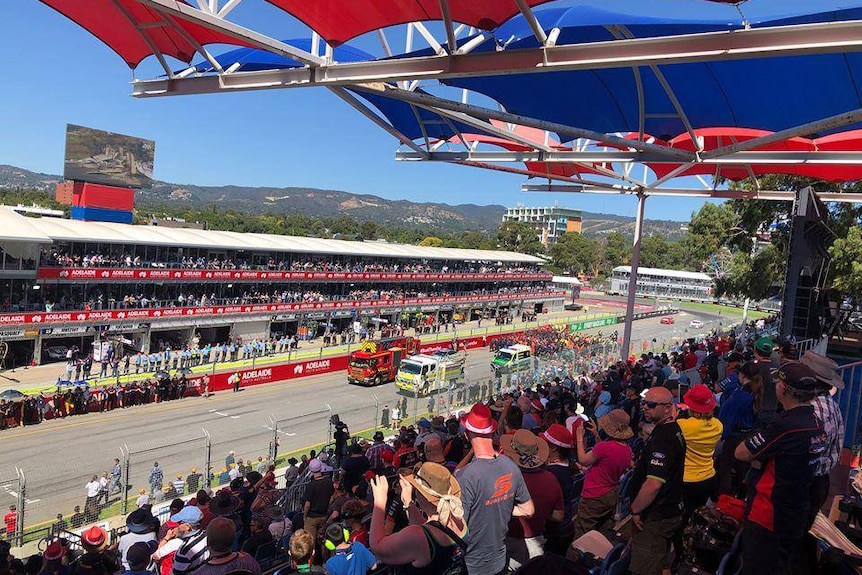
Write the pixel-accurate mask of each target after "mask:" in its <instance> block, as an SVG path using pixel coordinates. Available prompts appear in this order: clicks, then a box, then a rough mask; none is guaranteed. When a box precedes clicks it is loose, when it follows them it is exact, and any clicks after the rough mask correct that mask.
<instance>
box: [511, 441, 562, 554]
mask: <svg viewBox="0 0 862 575" xmlns="http://www.w3.org/2000/svg"><path fill="white" fill-rule="evenodd" d="M500 449H501V450H502V451H503V453H504V454H505V455H506V457H508V458H509V459H511V460H512V461H514V462H515V465H517V466H518V467H520V468H521V473H522V475H523V477H524V482H525V483H526V484H527V491H528V492H529V494H530V499H531V500H532V501H533V507H534V508H535V513H533V516H532V517H513V518H512V519H510V520H509V530H508V532H507V534H506V550H507V551H508V552H509V569H517V568H518V567H520V566H521V565H523V564H524V563H526V562H527V561H529V560H530V559H532V558H533V557H538V556H539V555H543V554H544V552H545V536H544V533H545V528H546V527H547V526H548V524H549V523H559V522H560V521H562V520H563V517H564V514H565V511H564V509H563V491H562V489H561V488H560V484H559V483H558V482H557V478H556V477H555V476H554V475H553V474H552V473H551V472H550V471H547V470H545V469H543V468H542V466H543V465H544V464H545V463H547V461H548V455H549V453H550V449H549V447H548V442H547V441H545V440H544V439H542V438H541V437H536V436H535V435H533V433H531V432H529V431H527V430H526V429H519V430H517V431H516V432H515V433H513V434H512V435H504V436H503V437H501V438H500Z"/></svg>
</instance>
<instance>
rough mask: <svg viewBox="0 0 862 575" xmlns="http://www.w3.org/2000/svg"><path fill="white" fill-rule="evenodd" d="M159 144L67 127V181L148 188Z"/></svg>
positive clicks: (64, 168)
mask: <svg viewBox="0 0 862 575" xmlns="http://www.w3.org/2000/svg"><path fill="white" fill-rule="evenodd" d="M155 155H156V143H155V142H153V141H151V140H144V139H142V138H135V137H133V136H125V135H123V134H114V133H112V132H105V131H103V130H96V129H94V128H87V127H85V126H76V125H74V124H67V125H66V159H65V163H64V167H63V176H64V177H65V178H66V179H67V180H76V181H79V182H90V183H93V184H104V185H107V186H123V187H128V188H146V187H149V185H150V182H151V181H152V179H153V161H154V160H155Z"/></svg>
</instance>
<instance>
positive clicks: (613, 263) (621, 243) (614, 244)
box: [604, 231, 632, 273]
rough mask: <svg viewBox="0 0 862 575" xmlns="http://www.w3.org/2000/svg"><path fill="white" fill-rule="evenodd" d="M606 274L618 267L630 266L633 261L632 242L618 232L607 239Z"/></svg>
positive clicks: (612, 233) (610, 234) (614, 232)
mask: <svg viewBox="0 0 862 575" xmlns="http://www.w3.org/2000/svg"><path fill="white" fill-rule="evenodd" d="M604 255H605V257H604V260H605V266H606V269H605V270H604V271H605V272H606V273H608V272H610V271H611V270H612V269H613V268H615V267H617V266H624V265H628V264H629V262H631V259H632V240H631V238H627V237H626V236H624V235H623V234H621V233H620V232H618V231H612V232H611V233H609V234H608V235H607V238H606V239H605V254H604Z"/></svg>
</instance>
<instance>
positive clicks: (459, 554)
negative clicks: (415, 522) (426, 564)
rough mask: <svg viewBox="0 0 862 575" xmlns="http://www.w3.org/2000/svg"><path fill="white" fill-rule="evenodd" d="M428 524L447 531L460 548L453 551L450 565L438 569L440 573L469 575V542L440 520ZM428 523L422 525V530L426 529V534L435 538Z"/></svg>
mask: <svg viewBox="0 0 862 575" xmlns="http://www.w3.org/2000/svg"><path fill="white" fill-rule="evenodd" d="M426 525H432V526H434V527H436V528H437V529H439V530H440V531H442V532H443V533H445V534H446V535H447V536H448V537H449V539H451V540H452V541H453V542H454V543H455V544H456V545H457V546H458V549H457V550H456V551H454V552H453V553H452V556H451V558H450V561H449V565H448V566H446V567H445V568H444V569H443V570H442V571H438V573H439V574H440V575H467V544H466V543H465V542H464V540H463V539H461V538H460V537H458V535H456V534H455V532H454V531H452V530H451V529H449V528H448V527H445V526H444V525H443V524H442V523H440V522H439V521H429V522H428V523H426ZM426 525H423V526H422V530H423V531H425V535H426V536H427V537H430V538H431V539H434V537H433V536H432V535H431V533H430V532H429V531H428V528H427V527H426Z"/></svg>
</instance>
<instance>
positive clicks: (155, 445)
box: [108, 429, 212, 513]
mask: <svg viewBox="0 0 862 575" xmlns="http://www.w3.org/2000/svg"><path fill="white" fill-rule="evenodd" d="M120 453H121V455H122V459H121V460H120V461H119V462H118V463H119V465H120V467H119V469H118V470H117V471H118V472H119V474H120V477H119V478H117V477H116V473H117V472H115V471H114V470H113V469H112V472H111V476H112V479H113V480H114V481H113V482H111V483H110V484H109V485H110V487H109V490H108V491H109V496H110V497H112V498H113V497H114V493H116V494H117V500H118V501H119V502H120V512H122V513H127V512H128V511H129V508H130V506H131V508H132V509H134V506H135V504H137V503H143V502H144V501H146V502H149V503H151V504H153V505H156V504H158V503H161V502H163V501H171V500H173V499H175V498H177V497H183V496H185V495H194V494H195V493H197V491H198V489H201V488H202V487H207V486H209V485H210V483H211V479H212V454H211V438H210V435H209V432H207V431H206V430H205V429H199V430H197V431H187V432H183V433H180V434H178V435H177V436H175V437H173V438H171V439H170V440H168V441H165V440H164V439H154V440H150V441H140V442H135V443H133V444H126V445H123V446H122V447H121V448H120ZM115 483H116V485H115Z"/></svg>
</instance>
